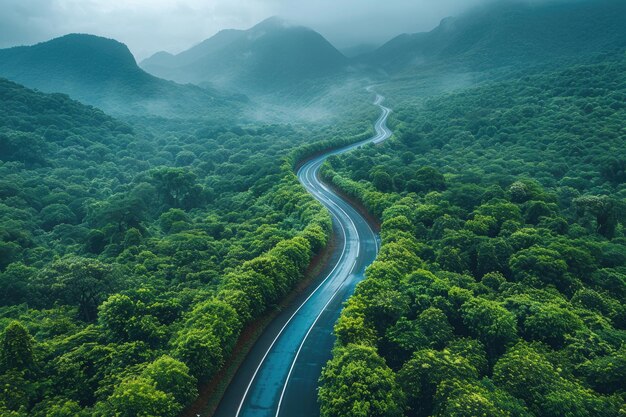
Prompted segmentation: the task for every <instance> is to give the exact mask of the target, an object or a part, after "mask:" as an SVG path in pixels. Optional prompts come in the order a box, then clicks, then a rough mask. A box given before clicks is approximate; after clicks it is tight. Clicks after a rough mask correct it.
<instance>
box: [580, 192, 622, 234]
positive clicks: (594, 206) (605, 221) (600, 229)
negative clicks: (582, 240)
mask: <svg viewBox="0 0 626 417" xmlns="http://www.w3.org/2000/svg"><path fill="white" fill-rule="evenodd" d="M574 204H575V205H576V207H577V209H578V213H579V215H580V216H581V217H582V216H584V215H586V214H589V215H591V216H594V217H595V223H596V232H597V233H599V234H600V235H602V236H604V237H606V238H609V239H611V238H612V237H613V236H614V234H615V228H616V227H617V224H618V222H619V221H620V220H622V221H623V216H624V206H623V203H621V202H619V201H617V200H615V199H613V198H611V197H609V196H605V195H603V196H595V195H587V196H582V197H579V198H576V199H575V200H574Z"/></svg>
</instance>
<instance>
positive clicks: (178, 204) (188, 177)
mask: <svg viewBox="0 0 626 417" xmlns="http://www.w3.org/2000/svg"><path fill="white" fill-rule="evenodd" d="M152 178H153V181H154V184H155V187H156V189H157V192H158V194H159V196H160V198H161V200H162V201H163V204H165V206H166V207H170V208H182V209H185V210H188V209H190V208H193V207H195V206H196V205H197V204H199V203H200V202H202V200H203V197H204V190H203V188H202V186H200V185H199V184H196V176H195V174H193V173H192V172H190V171H188V170H186V169H184V168H159V169H157V170H154V171H152Z"/></svg>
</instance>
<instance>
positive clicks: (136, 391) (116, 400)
mask: <svg viewBox="0 0 626 417" xmlns="http://www.w3.org/2000/svg"><path fill="white" fill-rule="evenodd" d="M156 385H157V384H156V382H154V381H152V380H151V379H148V378H142V377H138V378H131V379H126V380H124V381H122V383H121V384H120V385H118V386H117V387H116V388H115V390H114V391H113V394H112V395H111V396H110V397H109V398H108V399H107V400H106V403H105V404H104V405H103V406H102V409H103V410H102V411H103V412H102V413H101V415H102V417H105V416H107V415H108V416H116V417H174V416H176V415H177V414H178V412H180V410H181V409H182V406H181V405H179V404H177V403H176V400H175V399H174V397H173V396H172V395H171V394H166V393H164V392H163V391H160V390H159V389H157V387H156Z"/></svg>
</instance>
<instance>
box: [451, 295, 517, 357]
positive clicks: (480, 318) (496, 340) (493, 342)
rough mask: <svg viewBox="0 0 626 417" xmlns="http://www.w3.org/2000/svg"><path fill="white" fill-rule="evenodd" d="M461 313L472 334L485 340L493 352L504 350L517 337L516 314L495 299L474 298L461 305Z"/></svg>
mask: <svg viewBox="0 0 626 417" xmlns="http://www.w3.org/2000/svg"><path fill="white" fill-rule="evenodd" d="M461 315H462V317H463V323H465V325H466V326H467V327H468V329H469V331H470V334H472V335H474V336H475V337H477V338H478V339H479V340H480V341H481V342H483V343H484V344H485V346H487V347H488V349H489V350H490V352H491V353H497V352H499V351H502V350H503V348H504V347H505V346H506V345H508V344H510V343H512V342H514V341H515V340H516V339H517V321H516V319H515V316H514V315H513V314H512V313H511V312H509V311H508V310H507V309H505V308H504V307H502V306H501V305H500V304H499V303H497V302H495V301H490V300H486V299H483V298H472V299H470V300H469V301H467V302H465V303H464V304H463V305H462V306H461Z"/></svg>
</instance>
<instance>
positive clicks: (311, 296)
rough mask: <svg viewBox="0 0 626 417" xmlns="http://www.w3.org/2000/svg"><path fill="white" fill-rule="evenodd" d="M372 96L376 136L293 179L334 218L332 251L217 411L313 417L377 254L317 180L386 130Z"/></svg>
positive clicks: (368, 234) (241, 416)
mask: <svg viewBox="0 0 626 417" xmlns="http://www.w3.org/2000/svg"><path fill="white" fill-rule="evenodd" d="M383 100H384V98H383V97H382V96H380V95H377V97H376V101H375V102H374V104H375V105H376V106H378V107H380V109H381V115H380V117H379V119H378V120H377V121H376V124H375V128H376V134H375V135H374V136H373V137H372V138H370V139H367V140H365V141H362V142H359V143H356V144H353V145H350V146H346V147H344V148H341V149H336V150H333V151H329V152H327V153H325V154H323V155H320V156H318V157H315V158H314V159H311V160H309V161H308V162H306V163H305V164H304V165H303V166H302V167H301V168H300V170H299V171H298V179H299V180H300V182H301V183H302V184H303V185H304V187H306V189H307V190H308V191H309V192H310V193H311V194H312V195H313V196H314V197H315V198H316V199H317V200H319V201H320V202H321V203H322V204H324V205H325V206H326V207H327V208H328V210H329V211H330V213H331V214H332V218H333V228H334V231H335V236H336V241H337V245H336V250H335V252H334V253H333V255H332V257H331V260H330V262H329V263H328V265H327V266H326V268H325V270H324V271H322V273H321V274H320V277H319V279H318V280H317V283H316V284H315V285H312V288H310V289H309V290H308V291H306V293H305V294H302V295H301V296H300V297H299V298H298V299H297V300H295V301H294V302H293V303H292V305H291V306H290V307H289V308H287V309H285V310H284V311H282V312H281V313H280V314H279V316H278V317H277V318H276V319H275V320H274V321H273V322H272V323H271V324H270V325H269V326H268V327H267V329H266V330H265V331H264V333H263V335H262V336H261V337H260V338H259V340H258V341H257V342H256V344H255V345H254V347H253V348H252V350H251V351H250V353H249V354H248V356H247V357H246V359H245V361H244V362H243V364H242V365H241V367H240V368H239V370H238V372H237V374H236V375H235V377H234V378H233V380H232V381H231V383H230V385H229V387H228V389H227V390H226V393H225V394H224V397H223V398H222V401H221V403H220V405H219V407H218V409H217V411H216V413H215V416H216V417H314V416H318V415H319V405H318V403H317V385H318V378H319V376H320V373H321V370H322V367H323V366H324V365H325V364H326V362H327V361H328V360H329V359H330V354H331V349H332V347H333V344H334V341H335V340H334V336H333V326H334V324H335V322H336V321H337V319H338V317H339V314H340V312H341V308H342V305H343V303H344V302H345V301H346V300H347V299H348V297H349V296H350V295H351V294H352V293H353V291H354V287H355V286H356V284H357V283H358V282H359V281H361V280H362V279H363V277H364V272H365V268H366V267H367V266H369V265H370V264H371V263H372V262H373V261H374V259H375V258H376V255H377V253H378V249H379V237H378V235H377V234H376V233H375V232H374V231H373V229H372V228H371V226H370V225H369V224H368V222H367V221H366V220H365V219H364V218H363V216H362V215H361V214H359V212H358V211H357V210H356V209H355V208H354V207H352V206H351V205H350V204H349V203H348V202H346V201H345V200H344V199H342V198H341V197H340V196H339V195H337V194H335V193H334V192H333V191H332V190H331V189H330V188H329V187H328V186H326V185H325V184H324V183H323V182H322V181H321V180H320V179H319V176H318V174H319V169H320V167H321V166H322V164H323V163H324V161H325V160H326V158H328V157H329V156H331V155H337V154H341V153H345V152H348V151H350V150H352V149H355V148H358V147H360V146H363V145H366V144H368V143H380V142H382V141H384V140H385V139H387V138H389V137H390V136H391V131H390V130H389V129H388V128H387V123H386V122H387V118H388V116H389V113H390V112H391V111H390V110H389V109H388V108H386V107H384V106H383V105H382V103H383Z"/></svg>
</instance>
